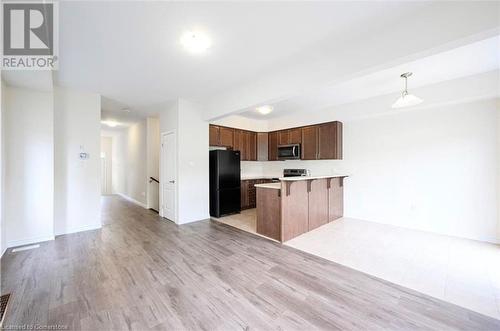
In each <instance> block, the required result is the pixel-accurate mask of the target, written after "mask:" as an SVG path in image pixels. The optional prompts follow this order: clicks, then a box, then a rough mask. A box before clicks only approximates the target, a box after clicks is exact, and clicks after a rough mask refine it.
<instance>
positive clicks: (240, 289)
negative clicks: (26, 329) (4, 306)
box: [1, 197, 500, 330]
mask: <svg viewBox="0 0 500 331" xmlns="http://www.w3.org/2000/svg"><path fill="white" fill-rule="evenodd" d="M103 223H104V226H103V228H102V229H101V230H95V231H87V232H81V233H77V234H71V235H65V236H59V237H57V238H56V240H55V241H52V242H46V243H42V244H41V247H40V248H38V249H34V250H28V251H21V252H17V253H12V252H11V251H10V250H9V251H8V252H7V253H6V254H5V255H4V256H3V257H2V260H1V264H2V270H1V273H2V293H6V292H11V293H12V302H11V306H10V310H9V311H8V315H7V317H6V321H5V322H4V326H15V325H28V326H29V325H39V326H44V325H54V324H58V325H62V326H64V325H68V326H69V328H70V329H85V330H91V329H92V330H96V329H97V330H105V329H113V330H127V329H136V330H148V329H154V330H167V329H168V330H172V329H176V330H185V329H190V330H191V329H201V330H238V329H248V328H249V329H259V330H272V329H285V330H313V329H328V330H335V329H342V330H350V329H358V330H359V329H362V330H379V329H385V330H387V329H390V330H409V329H411V330H415V329H426V330H428V329H433V330H450V329H464V330H500V321H498V320H494V319H492V318H489V317H486V316H483V315H480V314H478V313H475V312H472V311H469V310H466V309H464V308H461V307H458V306H454V305H452V304H449V303H445V302H443V301H440V300H437V299H433V298H431V297H429V296H426V295H423V294H420V293H418V292H415V291H413V290H409V289H406V288H403V287H401V286H397V285H394V284H392V283H389V282H386V281H383V280H380V279H378V278H375V277H373V276H369V275H366V274H364V273H361V272H358V271H355V270H352V269H349V268H347V267H344V266H341V265H339V264H336V263H333V262H330V261H327V260H324V259H321V258H319V257H315V256H312V255H309V254H307V253H303V252H300V251H297V250H295V249H293V248H290V247H286V246H282V245H280V244H279V243H275V242H271V241H268V240H265V239H263V238H260V237H258V236H254V235H252V234H249V233H246V232H243V231H240V230H238V229H234V228H231V227H229V226H227V225H224V224H220V223H216V222H213V221H208V220H207V221H202V222H197V223H193V224H189V225H183V226H177V225H175V224H173V223H171V222H169V221H165V220H162V219H160V218H159V217H158V215H157V214H155V213H154V212H151V211H147V210H144V209H142V208H141V207H138V206H136V205H134V204H132V203H130V202H128V201H125V200H123V199H121V198H118V197H105V198H103Z"/></svg>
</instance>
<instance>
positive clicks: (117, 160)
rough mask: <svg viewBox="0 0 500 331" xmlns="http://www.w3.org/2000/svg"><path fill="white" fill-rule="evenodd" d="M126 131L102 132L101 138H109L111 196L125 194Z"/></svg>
mask: <svg viewBox="0 0 500 331" xmlns="http://www.w3.org/2000/svg"><path fill="white" fill-rule="evenodd" d="M127 133H128V130H126V129H123V130H117V131H108V130H102V131H101V136H102V137H108V138H111V141H112V143H111V147H112V148H111V174H112V175H111V182H112V185H111V186H112V189H111V192H112V193H113V194H125V192H126V190H127V141H128V136H127Z"/></svg>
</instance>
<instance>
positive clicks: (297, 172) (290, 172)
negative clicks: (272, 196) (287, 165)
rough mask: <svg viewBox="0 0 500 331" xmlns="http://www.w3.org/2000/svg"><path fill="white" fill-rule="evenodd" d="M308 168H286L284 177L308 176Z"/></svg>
mask: <svg viewBox="0 0 500 331" xmlns="http://www.w3.org/2000/svg"><path fill="white" fill-rule="evenodd" d="M307 173H308V171H307V169H284V170H283V177H301V176H307Z"/></svg>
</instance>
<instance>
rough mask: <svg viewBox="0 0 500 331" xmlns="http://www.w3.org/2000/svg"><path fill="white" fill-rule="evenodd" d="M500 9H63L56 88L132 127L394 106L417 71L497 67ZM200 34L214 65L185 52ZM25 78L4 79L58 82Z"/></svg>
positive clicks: (117, 5) (72, 4) (260, 5)
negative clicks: (88, 97)
mask: <svg viewBox="0 0 500 331" xmlns="http://www.w3.org/2000/svg"><path fill="white" fill-rule="evenodd" d="M499 9H500V2H477V1H476V2H442V1H425V2H423V1H419V2H414V1H397V2H394V1H352V2H341V1H333V2H281V1H277V2H161V1H157V2H143V1H141V2H131V1H125V2H123V1H109V2H91V1H82V2H80V1H78V2H76V1H64V2H60V10H59V15H60V19H59V21H60V29H59V44H60V47H59V49H60V54H59V55H60V56H59V59H60V63H59V70H58V71H57V72H55V73H54V75H53V77H54V83H55V84H57V85H60V86H65V87H70V88H76V89H82V90H87V91H90V92H96V93H99V94H101V96H102V109H103V119H118V120H120V121H121V122H124V123H132V122H134V121H137V120H138V119H140V118H144V116H147V115H151V114H152V113H151V109H155V108H154V107H153V108H152V107H149V106H151V105H157V104H160V103H163V102H167V101H170V100H173V99H177V98H187V99H194V100H198V101H200V102H204V104H205V105H206V114H204V115H205V118H207V119H213V118H220V117H222V116H226V115H228V114H231V113H233V114H234V113H235V112H240V113H242V115H243V116H245V118H252V119H260V115H259V116H256V114H254V113H253V112H252V111H251V108H250V107H252V108H253V107H254V106H255V105H259V104H263V103H269V102H271V103H273V104H274V106H275V111H274V112H273V113H272V114H271V115H270V116H269V118H279V116H282V115H283V114H289V113H296V112H298V113H300V112H301V111H302V112H308V111H311V110H313V109H321V108H324V107H328V106H332V105H338V104H343V103H348V102H352V101H354V100H359V99H366V98H370V97H373V96H376V95H382V94H387V93H394V97H396V96H397V92H398V91H399V90H400V89H401V87H402V81H401V79H400V78H399V75H400V74H401V73H402V72H404V71H413V72H414V76H413V77H412V78H411V80H410V88H411V87H412V86H413V87H418V86H424V85H429V84H436V83H438V82H440V81H446V80H451V79H455V78H459V77H464V76H468V75H474V74H479V73H481V72H485V71H488V70H491V69H493V68H498V58H499V51H498V44H499V39H498V34H499V33H500V20H499V17H498V10H499ZM409 18H410V19H409ZM193 28H198V29H202V30H204V31H205V32H206V33H207V34H209V35H210V36H211V37H212V39H213V46H212V48H211V49H209V51H208V52H207V54H205V55H201V56H193V55H190V54H189V53H187V52H186V51H185V50H184V49H182V47H181V46H180V43H179V38H180V36H181V34H182V33H183V32H184V31H185V30H188V29H193ZM492 36H495V38H492ZM477 41H480V42H477ZM495 43H496V47H495ZM463 45H465V46H463ZM459 46H463V47H459ZM25 76H26V75H25ZM23 77H24V76H23V74H15V73H4V72H3V73H2V78H3V79H5V80H6V82H7V83H8V84H9V85H24V86H26V85H32V87H34V88H36V87H37V86H40V87H43V86H45V87H46V86H52V77H50V74H49V75H47V74H46V73H45V74H43V75H39V76H37V75H30V76H29V77H24V78H23ZM47 78H49V79H48V80H47ZM29 80H32V82H31V83H30V84H26V82H25V81H29ZM125 108H126V109H131V112H124V111H123V109H125Z"/></svg>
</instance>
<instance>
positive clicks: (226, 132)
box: [219, 126, 234, 148]
mask: <svg viewBox="0 0 500 331" xmlns="http://www.w3.org/2000/svg"><path fill="white" fill-rule="evenodd" d="M233 143H234V129H231V128H225V127H223V126H221V127H219V146H225V147H230V148H233Z"/></svg>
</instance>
